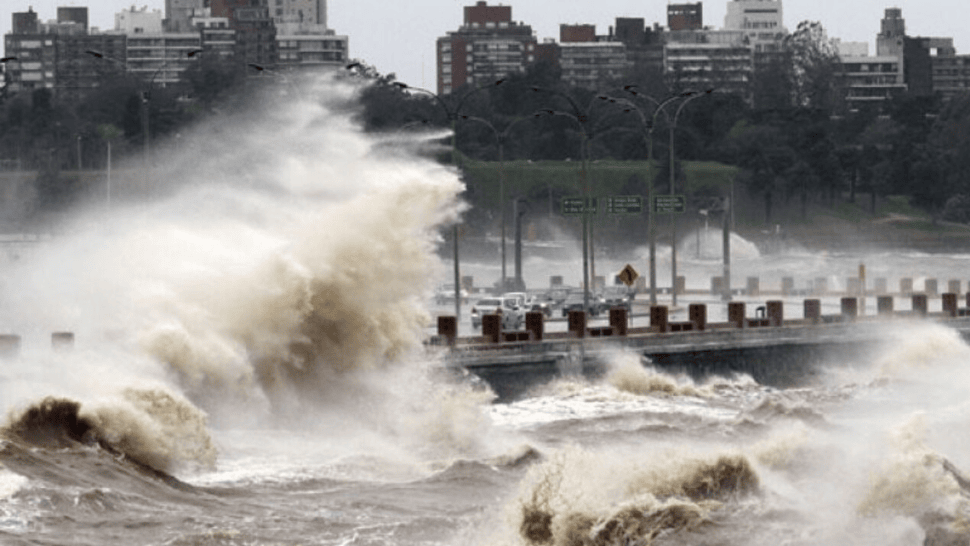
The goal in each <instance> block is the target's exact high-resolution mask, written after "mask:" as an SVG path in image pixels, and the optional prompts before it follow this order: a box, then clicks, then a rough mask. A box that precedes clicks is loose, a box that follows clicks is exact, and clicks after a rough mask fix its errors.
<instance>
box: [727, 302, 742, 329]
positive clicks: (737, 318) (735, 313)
mask: <svg viewBox="0 0 970 546" xmlns="http://www.w3.org/2000/svg"><path fill="white" fill-rule="evenodd" d="M744 313H745V311H744V302H743V301H732V302H729V303H728V322H730V323H731V324H733V325H734V326H735V327H737V328H744Z"/></svg>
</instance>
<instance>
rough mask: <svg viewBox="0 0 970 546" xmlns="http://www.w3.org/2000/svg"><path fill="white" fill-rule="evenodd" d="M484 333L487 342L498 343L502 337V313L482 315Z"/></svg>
mask: <svg viewBox="0 0 970 546" xmlns="http://www.w3.org/2000/svg"><path fill="white" fill-rule="evenodd" d="M482 335H483V336H485V342H486V343H498V342H499V340H500V339H501V338H502V315H499V314H495V313H493V314H490V315H482Z"/></svg>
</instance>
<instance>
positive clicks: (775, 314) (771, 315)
mask: <svg viewBox="0 0 970 546" xmlns="http://www.w3.org/2000/svg"><path fill="white" fill-rule="evenodd" d="M767 315H768V326H773V327H778V326H781V325H783V324H784V323H785V304H784V303H783V302H781V301H779V300H772V301H769V302H767Z"/></svg>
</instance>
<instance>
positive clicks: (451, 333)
mask: <svg viewBox="0 0 970 546" xmlns="http://www.w3.org/2000/svg"><path fill="white" fill-rule="evenodd" d="M54 335H55V336H56V335H57V334H54ZM438 335H439V336H441V337H443V338H444V339H445V341H446V342H447V343H448V345H454V344H455V339H457V338H458V319H457V318H455V317H454V316H450V315H445V316H440V317H438ZM55 341H56V340H54V339H52V340H51V342H52V343H55ZM71 343H74V335H73V334H72V335H71ZM55 347H56V343H55Z"/></svg>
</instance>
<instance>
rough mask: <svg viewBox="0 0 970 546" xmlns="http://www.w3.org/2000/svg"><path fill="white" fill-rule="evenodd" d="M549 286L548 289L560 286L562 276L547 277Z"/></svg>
mask: <svg viewBox="0 0 970 546" xmlns="http://www.w3.org/2000/svg"><path fill="white" fill-rule="evenodd" d="M549 286H550V287H556V286H562V275H553V276H551V277H549Z"/></svg>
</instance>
